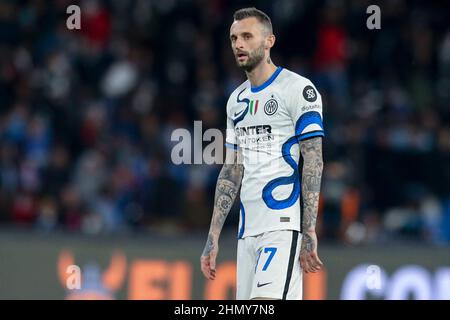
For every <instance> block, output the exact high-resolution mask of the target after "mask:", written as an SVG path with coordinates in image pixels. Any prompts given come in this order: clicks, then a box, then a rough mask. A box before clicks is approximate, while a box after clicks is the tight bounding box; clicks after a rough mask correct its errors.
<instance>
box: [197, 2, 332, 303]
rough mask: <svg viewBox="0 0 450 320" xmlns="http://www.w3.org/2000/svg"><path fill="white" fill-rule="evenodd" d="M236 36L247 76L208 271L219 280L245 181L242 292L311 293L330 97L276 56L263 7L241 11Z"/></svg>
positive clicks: (237, 99)
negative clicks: (325, 103)
mask: <svg viewBox="0 0 450 320" xmlns="http://www.w3.org/2000/svg"><path fill="white" fill-rule="evenodd" d="M230 41H231V47H232V50H233V53H234V56H235V59H236V62H237V65H238V67H240V68H241V69H242V70H244V71H245V74H246V75H247V81H245V82H244V83H242V84H241V85H240V86H239V87H238V88H237V89H236V90H235V91H234V92H233V93H232V94H231V95H230V98H229V100H228V103H227V137H226V144H225V145H226V146H227V153H226V159H225V164H224V165H223V167H222V170H221V172H220V174H219V177H218V180H217V187H216V193H215V199H214V210H213V215H212V220H211V226H210V230H209V234H208V240H207V242H206V246H205V249H204V251H203V253H202V255H201V258H200V264H201V270H202V272H203V274H204V276H205V277H206V278H207V279H210V280H214V279H215V277H216V258H217V254H218V251H219V245H218V241H219V235H220V232H221V230H222V227H223V224H224V222H225V219H226V217H227V215H228V213H229V211H230V209H231V207H232V205H233V202H234V200H235V198H236V197H237V194H238V190H239V187H240V186H241V185H242V187H241V190H240V199H241V202H240V219H239V229H238V239H239V240H238V249H237V290H236V299H302V272H303V271H304V272H307V273H308V272H317V271H319V270H320V268H321V267H322V262H321V261H320V259H319V257H318V254H317V236H316V231H315V225H316V218H317V211H318V205H319V192H320V183H321V177H322V167H323V160H322V137H323V136H324V130H323V123H322V100H321V96H320V94H319V93H318V92H317V89H316V88H315V87H314V85H313V84H312V83H311V81H309V80H308V79H306V78H304V77H302V76H300V75H298V74H296V73H294V72H292V71H289V70H287V69H284V68H282V67H277V66H276V65H275V64H274V63H273V61H272V59H271V58H270V50H271V48H272V47H273V45H274V44H275V36H274V35H273V32H272V24H271V21H270V18H269V17H268V16H267V15H266V14H265V13H264V12H262V11H260V10H258V9H256V8H245V9H241V10H238V11H236V12H235V14H234V21H233V23H232V25H231V28H230ZM300 155H301V158H302V160H303V161H302V162H303V164H302V166H300V167H299V161H300ZM300 173H301V176H300Z"/></svg>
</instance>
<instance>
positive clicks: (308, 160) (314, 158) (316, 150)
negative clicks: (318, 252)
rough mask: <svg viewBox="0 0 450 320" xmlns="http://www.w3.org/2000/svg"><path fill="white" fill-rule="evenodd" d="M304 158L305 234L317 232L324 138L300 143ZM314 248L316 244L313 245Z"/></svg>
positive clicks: (303, 225)
mask: <svg viewBox="0 0 450 320" xmlns="http://www.w3.org/2000/svg"><path fill="white" fill-rule="evenodd" d="M299 144H300V152H301V154H302V157H303V171H302V194H303V208H302V210H303V224H302V227H303V232H307V231H315V227H316V220H317V211H318V209H319V194H320V183H321V180H322V170H323V159H322V138H321V137H315V138H312V139H308V140H304V141H300V143H299ZM313 246H314V244H313Z"/></svg>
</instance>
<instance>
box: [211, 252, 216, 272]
mask: <svg viewBox="0 0 450 320" xmlns="http://www.w3.org/2000/svg"><path fill="white" fill-rule="evenodd" d="M209 257H210V259H209V267H210V269H211V270H214V271H215V270H216V255H215V254H212V253H211V255H210V256H209Z"/></svg>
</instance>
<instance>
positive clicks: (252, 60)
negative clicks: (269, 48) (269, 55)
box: [236, 44, 264, 72]
mask: <svg viewBox="0 0 450 320" xmlns="http://www.w3.org/2000/svg"><path fill="white" fill-rule="evenodd" d="M263 59H264V44H261V46H260V47H258V48H256V49H255V50H253V51H252V52H250V53H249V54H248V56H247V61H244V62H239V60H238V59H236V63H237V65H238V67H239V68H241V69H243V70H244V71H246V72H251V71H253V69H255V68H256V66H257V65H259V64H260V63H261V61H263Z"/></svg>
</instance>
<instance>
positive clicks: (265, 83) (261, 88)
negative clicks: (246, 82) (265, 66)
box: [250, 67, 283, 93]
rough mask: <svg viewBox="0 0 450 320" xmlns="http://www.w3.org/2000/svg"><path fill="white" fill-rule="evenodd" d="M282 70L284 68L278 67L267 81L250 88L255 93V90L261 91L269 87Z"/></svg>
mask: <svg viewBox="0 0 450 320" xmlns="http://www.w3.org/2000/svg"><path fill="white" fill-rule="evenodd" d="M281 70H283V68H282V67H278V68H277V70H275V72H274V73H273V74H272V75H271V76H270V78H269V79H267V80H266V82H264V83H263V84H261V85H259V86H257V87H250V90H251V91H252V92H253V93H255V92H259V91H261V90H263V89H264V88H266V87H268V86H269V85H270V84H271V83H272V82H273V81H274V80H275V79H276V77H277V76H278V75H279V74H280V72H281Z"/></svg>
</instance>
